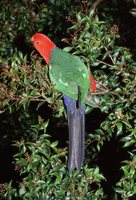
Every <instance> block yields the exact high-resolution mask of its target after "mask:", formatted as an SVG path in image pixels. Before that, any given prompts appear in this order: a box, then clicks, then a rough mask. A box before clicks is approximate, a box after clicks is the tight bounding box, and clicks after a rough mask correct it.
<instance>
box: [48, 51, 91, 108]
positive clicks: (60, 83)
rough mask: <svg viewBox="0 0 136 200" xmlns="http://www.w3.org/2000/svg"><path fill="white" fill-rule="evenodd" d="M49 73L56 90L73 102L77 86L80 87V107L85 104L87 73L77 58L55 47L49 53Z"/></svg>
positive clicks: (76, 96)
mask: <svg viewBox="0 0 136 200" xmlns="http://www.w3.org/2000/svg"><path fill="white" fill-rule="evenodd" d="M49 73H50V79H51V80H52V81H53V82H54V84H56V86H57V89H58V90H59V91H61V92H62V93H63V94H64V95H67V96H69V97H71V98H73V99H75V100H77V99H78V86H80V88H81V105H82V104H83V103H84V102H85V99H86V95H87V93H88V89H89V86H90V81H89V72H88V70H87V68H86V66H85V64H84V63H83V62H82V61H81V60H80V59H79V58H78V57H77V56H74V55H71V54H69V53H67V52H64V51H63V50H61V49H59V48H57V47H56V48H55V49H54V50H53V51H52V52H51V61H50V71H49Z"/></svg>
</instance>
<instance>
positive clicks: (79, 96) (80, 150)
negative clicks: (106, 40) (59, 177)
mask: <svg viewBox="0 0 136 200" xmlns="http://www.w3.org/2000/svg"><path fill="white" fill-rule="evenodd" d="M30 40H31V42H32V43H33V45H34V47H35V49H36V50H37V51H38V52H39V54H40V55H41V56H42V57H43V59H44V60H45V62H46V63H47V65H48V66H49V77H50V80H51V81H52V82H53V84H54V85H55V87H56V88H57V90H58V91H60V92H61V93H62V95H63V101H64V106H65V108H66V111H67V119H68V132H69V142H68V143H69V144H68V170H69V171H73V170H74V169H76V170H80V169H81V168H82V165H83V162H84V159H85V110H86V104H87V95H88V92H89V91H91V92H92V93H93V92H95V90H96V81H95V79H94V78H93V76H92V75H91V74H90V72H89V71H88V69H87V67H86V65H85V64H84V62H83V61H82V60H81V59H80V58H79V57H78V56H76V55H73V54H70V53H68V52H66V51H64V50H63V49H60V48H59V47H57V46H56V45H55V44H54V43H53V41H52V40H51V39H50V38H49V37H47V36H46V35H44V34H42V33H35V34H34V35H33V36H32V37H31V39H30Z"/></svg>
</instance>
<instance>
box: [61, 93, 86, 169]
mask: <svg viewBox="0 0 136 200" xmlns="http://www.w3.org/2000/svg"><path fill="white" fill-rule="evenodd" d="M64 104H65V107H66V109H67V116H68V127H69V156H68V169H69V170H70V171H72V170H74V169H80V168H81V167H82V164H83V161H84V157H85V153H84V152H85V108H86V106H85V105H83V106H82V107H80V108H77V101H76V100H74V99H71V98H70V97H68V96H64Z"/></svg>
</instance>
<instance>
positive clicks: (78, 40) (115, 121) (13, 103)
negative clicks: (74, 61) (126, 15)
mask: <svg viewBox="0 0 136 200" xmlns="http://www.w3.org/2000/svg"><path fill="white" fill-rule="evenodd" d="M68 20H69V21H70V22H71V23H72V26H71V28H70V30H69V31H70V35H69V37H67V38H65V39H63V41H64V42H65V44H67V47H66V48H64V50H65V51H68V52H70V53H73V54H75V55H78V56H80V58H81V59H82V60H83V61H84V62H85V63H86V66H87V67H88V68H89V69H91V71H92V72H93V75H94V77H95V79H96V80H97V86H98V89H97V91H96V93H95V94H94V95H93V99H94V100H95V102H98V105H97V108H94V107H89V106H88V107H87V117H86V118H87V122H88V123H87V132H88V134H87V140H86V146H87V147H86V152H87V155H86V161H85V165H84V167H83V169H82V170H80V171H77V170H74V171H73V172H72V173H69V172H68V171H67V167H66V163H67V149H66V148H62V146H59V145H60V144H58V143H57V142H56V141H54V140H53V139H52V138H50V137H49V134H52V135H53V134H54V132H58V134H60V135H61V136H62V134H64V133H63V132H62V133H61V132H59V131H58V130H59V129H58V127H59V126H60V121H63V122H64V121H65V110H64V107H63V102H62V98H61V94H60V93H59V92H58V91H57V90H56V88H55V87H54V85H52V83H51V82H50V80H49V78H48V67H45V63H43V61H42V59H41V58H38V57H37V55H36V54H35V53H32V54H31V55H30V57H29V58H28V57H27V56H26V55H25V56H24V55H23V53H22V52H17V53H15V54H14V55H13V56H12V57H11V58H10V59H8V60H5V58H4V57H5V55H6V53H4V54H3V55H4V56H3V57H2V58H1V66H2V67H1V75H2V76H1V83H0V99H1V104H0V106H1V113H4V112H5V111H9V112H10V113H15V112H22V116H24V117H22V118H21V120H20V122H21V124H22V125H23V124H25V123H24V122H25V120H28V121H29V119H30V118H31V114H30V111H29V109H30V110H31V108H32V110H33V108H34V107H33V105H32V102H34V103H35V105H36V106H35V107H36V108H35V113H34V117H33V119H32V121H31V120H30V121H29V122H30V123H28V124H27V123H26V124H27V126H26V127H27V131H25V130H26V129H25V127H24V126H25V125H24V126H22V130H21V129H20V131H19V130H18V132H17V136H18V135H19V134H20V133H21V134H22V136H23V137H24V138H23V139H20V137H19V139H18V141H16V142H15V143H14V146H16V148H17V150H16V151H17V154H16V155H15V156H14V165H15V170H16V172H17V173H19V176H20V179H21V180H19V183H16V181H14V180H12V181H11V182H10V183H6V184H1V194H0V195H1V197H2V198H5V199H15V198H16V199H19V198H20V199H63V198H66V199H93V200H95V199H96V200H97V199H98V200H99V199H120V198H122V199H123V200H127V199H129V198H131V199H134V198H135V193H136V187H135V184H134V183H135V173H136V160H135V159H136V158H135V141H136V138H135V135H136V134H135V133H136V132H135V113H136V112H135V104H134V100H135V93H134V87H135V68H136V62H135V60H134V56H133V54H132V52H131V51H130V50H129V49H127V48H125V47H122V46H119V45H117V44H119V41H120V40H121V38H120V36H119V33H118V27H117V26H116V25H113V26H112V27H111V26H110V25H107V24H106V23H105V21H101V20H99V18H98V16H97V15H96V13H95V12H94V10H90V11H89V14H87V13H85V12H84V13H83V12H79V13H78V14H77V15H76V19H74V20H73V19H72V18H68ZM42 27H43V26H42ZM41 30H43V29H41ZM28 37H29V34H28ZM4 51H5V52H7V50H4ZM100 86H102V87H103V90H101V89H100ZM45 102H46V104H47V106H46V109H47V107H48V108H50V109H51V117H49V115H48V113H46V118H47V119H48V118H49V121H46V122H44V119H42V117H40V116H39V117H38V116H37V115H38V113H37V112H38V111H39V110H40V108H43V107H42V106H44V104H45ZM44 108H45V107H44ZM24 113H27V114H24ZM97 113H99V115H101V116H102V119H101V120H99V117H98V115H97ZM91 115H92V118H91ZM52 118H53V119H54V122H55V123H56V126H55V128H56V130H55V129H54V130H53V131H54V132H53V133H50V132H49V129H48V127H49V126H50V123H51V120H52ZM91 119H92V120H91ZM90 121H91V122H92V125H91V126H94V127H93V128H92V127H91V128H90V127H89V125H88V124H89V123H90ZM93 122H94V125H93ZM95 125H96V126H95ZM61 126H62V125H61ZM50 130H51V129H50ZM64 131H65V132H67V131H66V129H64ZM28 133H29V136H28V138H27V134H28ZM26 138H27V139H26ZM52 140H53V141H52ZM113 141H115V142H113ZM112 142H113V144H114V145H115V144H116V146H115V147H114V148H115V151H114V152H113V153H114V154H112V151H111V147H110V148H109V149H106V151H109V156H110V157H112V156H113V157H112V158H111V161H112V164H113V166H111V165H110V164H109V163H108V160H106V159H105V156H106V155H105V154H104V156H103V157H101V155H102V152H103V151H104V146H105V145H106V144H111V143H112ZM107 147H108V146H107ZM121 152H123V153H121ZM124 154H125V156H124ZM119 156H120V157H119ZM113 159H115V160H113ZM115 163H117V164H118V165H114V164H115ZM108 167H110V168H109V171H108V173H109V175H107V174H108V173H107V169H108ZM114 167H116V171H115V170H114V171H113V168H114ZM114 173H115V174H114ZM114 175H115V176H116V177H115V178H114V177H113V181H111V179H112V176H114ZM109 177H110V178H109ZM109 188H110V191H108V189H109Z"/></svg>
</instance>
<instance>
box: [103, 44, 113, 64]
mask: <svg viewBox="0 0 136 200" xmlns="http://www.w3.org/2000/svg"><path fill="white" fill-rule="evenodd" d="M105 50H106V51H107V52H109V51H108V49H107V47H105ZM109 57H110V59H111V61H112V63H113V64H114V65H115V62H114V60H113V58H112V56H111V54H110V53H109Z"/></svg>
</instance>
